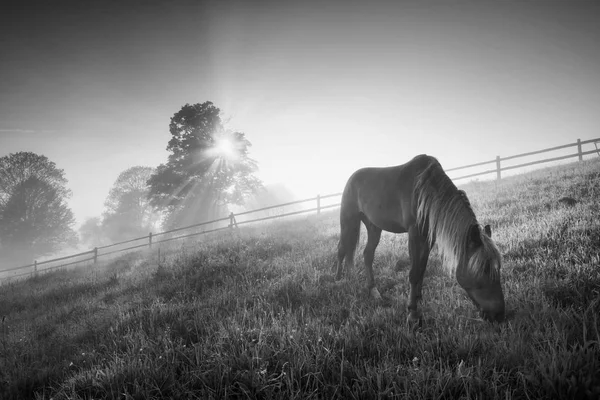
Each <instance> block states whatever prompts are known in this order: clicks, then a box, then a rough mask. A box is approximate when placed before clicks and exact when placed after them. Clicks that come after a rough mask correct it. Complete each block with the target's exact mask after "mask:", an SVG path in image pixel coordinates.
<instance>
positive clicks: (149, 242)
mask: <svg viewBox="0 0 600 400" xmlns="http://www.w3.org/2000/svg"><path fill="white" fill-rule="evenodd" d="M148 247H149V248H152V232H150V233H149V234H148Z"/></svg>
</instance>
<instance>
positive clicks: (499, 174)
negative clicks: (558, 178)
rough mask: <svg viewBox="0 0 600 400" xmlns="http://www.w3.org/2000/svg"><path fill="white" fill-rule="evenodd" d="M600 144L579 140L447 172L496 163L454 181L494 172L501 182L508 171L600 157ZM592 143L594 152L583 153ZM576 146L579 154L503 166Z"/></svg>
mask: <svg viewBox="0 0 600 400" xmlns="http://www.w3.org/2000/svg"><path fill="white" fill-rule="evenodd" d="M598 142H600V138H598V139H590V140H585V141H583V142H582V141H581V140H580V139H577V142H575V143H569V144H565V145H562V146H556V147H550V148H548V149H543V150H537V151H531V152H529V153H522V154H517V155H515V156H509V157H500V156H496V159H494V160H490V161H483V162H479V163H475V164H470V165H464V166H462V167H455V168H450V169H446V172H451V171H458V170H461V169H467V168H473V167H480V166H482V165H487V164H493V163H495V164H496V168H494V169H488V170H486V171H483V172H477V173H474V174H468V175H463V176H459V177H456V178H454V177H453V178H452V180H454V181H456V180H459V179H466V178H473V177H475V176H480V175H487V174H492V173H494V172H495V173H496V179H497V180H500V179H502V171H508V170H511V169H516V168H523V167H529V166H531V165H536V164H542V163H548V162H553V161H560V160H565V159H567V158H574V157H578V158H579V161H582V160H583V156H585V155H588V154H592V153H598V155H599V156H600V150H599V149H598V147H597V145H596V143H598ZM592 143H593V144H594V147H595V149H594V150H589V151H582V146H583V145H586V144H592ZM575 146H577V153H573V154H568V155H564V156H559V157H552V158H546V159H543V160H536V161H531V162H527V163H524V164H519V165H510V166H507V167H502V166H501V163H502V161H508V160H513V159H516V158H521V157H527V156H533V155H536V154H541V153H547V152H549V151H556V150H561V149H566V148H569V147H575Z"/></svg>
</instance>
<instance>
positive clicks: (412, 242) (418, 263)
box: [407, 225, 430, 324]
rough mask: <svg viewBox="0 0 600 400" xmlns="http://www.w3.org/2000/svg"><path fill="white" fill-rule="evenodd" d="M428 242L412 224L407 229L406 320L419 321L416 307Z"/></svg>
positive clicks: (419, 315) (425, 263) (410, 321)
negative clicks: (407, 292)
mask: <svg viewBox="0 0 600 400" xmlns="http://www.w3.org/2000/svg"><path fill="white" fill-rule="evenodd" d="M429 251H430V248H429V243H428V241H427V237H426V236H424V235H422V234H421V233H420V232H419V229H418V228H417V227H416V226H415V225H413V226H411V227H410V229H409V230H408V253H409V255H410V263H411V266H410V274H409V280H410V298H409V302H408V310H409V314H408V318H407V319H408V322H409V323H412V324H414V323H420V321H421V314H420V313H419V311H418V309H417V307H418V302H419V301H420V300H421V289H422V287H423V276H424V275H425V268H426V267H427V260H428V259H429Z"/></svg>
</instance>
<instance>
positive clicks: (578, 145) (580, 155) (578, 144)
mask: <svg viewBox="0 0 600 400" xmlns="http://www.w3.org/2000/svg"><path fill="white" fill-rule="evenodd" d="M577 153H579V161H583V155H582V154H581V139H577Z"/></svg>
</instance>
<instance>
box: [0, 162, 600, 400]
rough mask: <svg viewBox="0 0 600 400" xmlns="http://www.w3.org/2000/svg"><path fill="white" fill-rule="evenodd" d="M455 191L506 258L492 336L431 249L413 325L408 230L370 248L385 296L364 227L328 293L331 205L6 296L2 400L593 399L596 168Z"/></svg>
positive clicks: (598, 249)
mask: <svg viewBox="0 0 600 400" xmlns="http://www.w3.org/2000/svg"><path fill="white" fill-rule="evenodd" d="M461 188H462V189H464V190H465V191H466V192H467V194H468V196H469V198H470V200H471V203H472V205H473V208H474V210H475V214H476V215H477V217H478V220H479V222H480V223H481V224H490V225H491V226H492V230H493V237H494V239H495V240H496V243H497V245H498V247H499V249H500V251H501V253H502V255H503V267H502V280H503V287H504V292H505V298H506V302H507V309H508V318H507V321H506V322H504V323H500V324H497V323H494V324H492V323H488V322H484V321H482V320H481V319H479V318H478V317H477V312H476V310H475V308H474V306H473V305H472V303H471V301H470V300H469V299H468V298H467V296H466V295H465V292H464V291H463V290H462V289H461V288H460V286H459V285H458V283H457V282H456V280H455V278H454V277H452V276H451V275H450V274H449V273H448V272H447V271H446V270H445V269H444V268H443V266H442V265H441V263H440V258H439V255H438V254H437V251H434V252H433V253H432V257H431V258H430V262H429V265H428V269H427V273H426V276H425V281H424V289H423V302H422V310H423V316H424V320H423V324H422V326H421V327H420V328H418V329H416V330H413V329H410V327H409V326H407V324H406V315H407V311H406V300H407V295H408V290H409V283H408V269H409V268H408V264H409V259H408V249H407V240H406V235H393V234H389V233H384V234H383V236H382V240H381V244H380V245H379V247H378V249H377V251H376V254H375V263H374V269H375V274H376V281H377V284H378V287H379V290H380V292H381V294H382V299H381V300H374V299H371V298H370V297H369V295H368V293H367V291H366V290H365V289H364V272H363V265H362V249H363V247H364V242H365V237H366V234H365V231H364V228H363V231H362V232H361V244H360V245H359V247H358V251H357V257H356V260H357V263H356V264H357V265H356V267H355V269H354V271H352V273H351V274H350V275H349V276H348V277H346V278H344V279H343V280H341V281H339V282H337V281H335V280H334V279H333V275H334V273H333V271H332V268H333V267H334V265H335V262H336V255H335V253H336V246H337V240H338V235H339V232H338V230H339V222H338V212H337V211H335V210H334V211H331V212H328V213H323V214H321V215H320V216H317V215H313V216H309V217H302V218H296V219H289V220H283V221H279V222H274V223H268V224H262V225H259V226H254V227H253V226H247V227H245V228H243V229H242V228H240V229H234V230H232V231H231V232H227V233H226V234H224V235H220V236H216V235H215V236H212V237H200V239H198V241H196V242H186V243H185V244H181V243H180V244H176V245H173V246H172V247H170V248H166V247H163V248H161V254H160V258H159V255H158V253H157V249H156V248H153V249H152V252H140V253H135V254H129V255H124V256H123V257H121V259H120V260H118V261H114V262H111V263H107V264H105V265H97V266H94V267H92V266H90V267H86V268H81V269H76V270H70V271H57V272H52V273H47V274H44V275H40V276H38V277H35V278H31V279H27V280H23V281H19V282H8V283H4V284H2V285H1V286H0V317H1V318H2V322H1V326H0V398H1V399H27V398H31V399H50V398H52V399H92V398H93V399H100V398H103V399H104V398H106V399H153V398H155V399H158V398H186V399H212V398H214V399H220V398H250V399H258V398H290V399H294V398H295V399H300V398H302V399H305V398H314V399H321V398H323V399H333V398H340V399H364V398H396V399H403V398H407V399H431V398H436V399H459V398H465V399H467V398H482V399H539V398H545V399H546V398H548V399H553V398H556V399H567V398H568V399H575V398H576V399H579V398H581V399H586V398H587V399H597V398H599V397H600V333H599V332H600V219H599V203H598V200H597V199H598V198H600V162H598V160H597V159H593V160H589V161H584V162H580V163H574V164H568V165H564V166H558V167H552V168H546V169H543V170H540V171H535V172H531V173H528V174H524V175H519V176H515V177H509V178H505V179H503V180H502V181H500V182H495V181H494V182H474V183H470V184H467V185H464V186H461ZM563 196H569V197H572V198H574V199H576V200H577V203H576V204H575V205H573V206H568V205H564V204H561V203H559V202H558V199H560V198H561V197H563ZM397 261H399V265H400V267H401V268H400V270H399V271H396V270H395V264H396V262H397Z"/></svg>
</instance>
